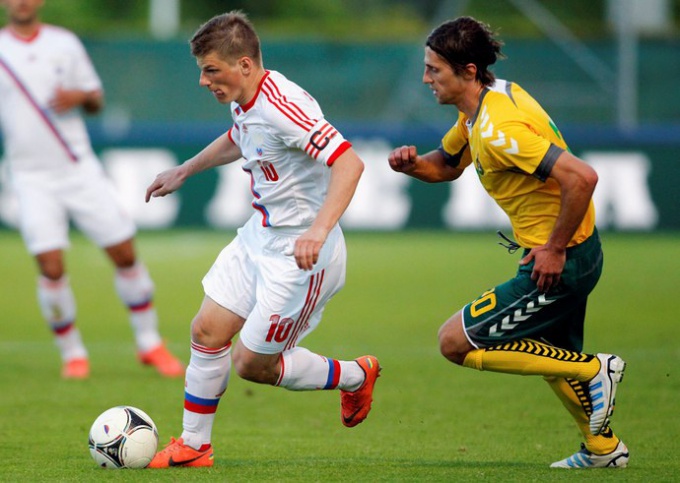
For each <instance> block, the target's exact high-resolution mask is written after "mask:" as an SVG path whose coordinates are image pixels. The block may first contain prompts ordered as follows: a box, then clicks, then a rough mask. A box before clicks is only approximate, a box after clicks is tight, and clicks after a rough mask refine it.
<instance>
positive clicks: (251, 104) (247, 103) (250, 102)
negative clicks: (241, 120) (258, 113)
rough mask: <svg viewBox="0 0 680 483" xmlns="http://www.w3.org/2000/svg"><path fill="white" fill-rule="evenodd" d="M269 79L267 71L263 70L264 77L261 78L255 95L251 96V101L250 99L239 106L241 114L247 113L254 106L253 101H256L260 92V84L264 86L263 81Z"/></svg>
mask: <svg viewBox="0 0 680 483" xmlns="http://www.w3.org/2000/svg"><path fill="white" fill-rule="evenodd" d="M267 77H269V71H268V70H265V71H264V75H263V76H262V79H260V83H259V84H258V85H257V91H255V95H254V96H253V98H252V99H250V100H249V101H248V102H246V103H245V104H243V105H242V106H241V109H242V110H243V112H248V110H249V109H250V108H251V107H253V106H254V105H255V101H256V100H257V96H259V95H260V91H261V90H262V84H264V81H265V79H267Z"/></svg>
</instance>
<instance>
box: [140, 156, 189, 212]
mask: <svg viewBox="0 0 680 483" xmlns="http://www.w3.org/2000/svg"><path fill="white" fill-rule="evenodd" d="M185 179H186V176H185V174H184V170H183V168H182V165H179V166H176V167H174V168H172V169H168V170H166V171H163V172H162V173H160V174H159V175H158V176H156V179H155V180H153V183H151V184H150V185H149V187H148V188H147V189H146V197H145V200H146V202H147V203H148V202H149V200H150V199H151V198H152V197H153V198H158V197H159V196H165V195H167V194H170V193H172V192H174V191H177V190H178V189H179V188H180V187H181V186H182V185H183V184H184V180H185Z"/></svg>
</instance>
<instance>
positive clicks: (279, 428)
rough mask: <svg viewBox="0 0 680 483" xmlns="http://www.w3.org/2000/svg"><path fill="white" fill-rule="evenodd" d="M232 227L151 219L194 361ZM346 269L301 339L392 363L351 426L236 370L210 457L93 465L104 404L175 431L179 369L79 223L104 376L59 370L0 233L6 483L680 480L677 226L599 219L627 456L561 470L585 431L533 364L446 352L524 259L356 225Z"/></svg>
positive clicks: (82, 306) (6, 236)
mask: <svg viewBox="0 0 680 483" xmlns="http://www.w3.org/2000/svg"><path fill="white" fill-rule="evenodd" d="M232 236H233V233H231V232H226V233H220V232H214V231H196V232H190V231H171V232H161V233H159V232H154V233H143V234H141V235H140V237H139V238H138V248H139V252H140V254H141V256H142V258H143V259H144V261H145V262H146V264H147V265H148V267H149V268H150V271H151V273H152V276H153V278H154V279H155V282H156V307H157V310H158V312H159V315H160V319H161V331H162V333H163V335H164V337H165V338H166V340H167V343H168V345H169V346H170V347H171V348H172V349H173V350H174V351H175V352H176V353H177V354H178V355H179V356H180V357H181V358H182V359H183V360H184V361H185V362H187V361H188V356H189V344H188V342H189V323H190V320H191V318H192V316H193V314H194V313H195V311H196V309H197V308H198V305H199V303H200V300H201V298H202V288H201V284H200V281H201V278H202V276H203V274H204V273H205V272H206V270H207V269H208V268H209V266H210V265H211V263H212V261H213V260H214V258H215V256H216V255H217V253H218V252H219V250H220V249H221V247H222V246H223V245H225V244H226V243H227V242H228V241H229V240H230V239H231V237H232ZM347 241H348V249H349V266H348V278H347V285H346V287H345V288H344V289H343V291H342V292H341V293H340V294H339V295H338V296H337V297H336V298H335V299H334V300H333V301H332V302H331V304H330V305H329V306H328V308H327V310H326V314H325V317H324V321H323V322H322V324H321V325H320V326H319V328H318V329H317V330H316V332H315V333H313V334H312V335H311V336H309V337H308V338H307V339H306V340H305V341H304V342H303V344H302V345H304V346H305V347H308V348H309V349H311V350H313V351H315V352H318V353H321V354H324V355H328V356H331V357H336V358H343V359H353V358H354V357H356V356H359V355H362V354H365V353H372V354H375V355H376V356H378V357H379V358H380V361H381V363H382V365H383V372H382V377H381V378H380V379H379V381H378V385H377V386H376V392H375V402H374V405H373V411H372V413H371V415H370V417H369V418H368V420H367V421H366V422H364V423H363V424H362V425H360V426H358V427H356V428H353V429H347V428H345V427H343V426H342V424H341V422H340V416H339V394H338V393H337V392H335V391H328V392H320V391H319V392H309V393H295V392H289V391H286V390H284V389H280V388H272V387H268V386H259V385H255V384H252V383H249V382H245V381H242V380H240V379H239V378H238V377H237V376H235V375H232V380H231V384H230V387H229V390H228V391H227V394H226V395H225V397H223V399H222V402H221V404H220V410H219V411H218V415H217V420H216V424H215V427H214V431H213V444H214V446H215V455H216V457H215V466H214V467H213V468H210V469H193V470H191V469H181V468H180V469H172V470H155V471H154V470H122V471H111V470H102V469H100V468H98V467H97V466H96V465H95V463H94V462H93V460H92V459H91V458H90V455H89V453H88V449H87V433H88V430H89V427H90V425H91V424H92V422H93V421H94V419H95V418H96V416H97V415H98V414H99V413H101V412H102V411H103V410H105V409H107V408H108V407H111V406H115V405H119V404H129V405H133V406H138V407H140V408H142V409H144V410H145V411H146V412H148V413H149V414H150V415H151V416H152V417H153V419H154V420H155V422H156V424H157V425H158V428H159V432H160V437H161V444H165V443H166V442H167V441H168V440H169V438H170V436H179V434H180V431H181V417H182V400H183V399H182V398H183V381H182V380H164V379H161V378H159V377H157V376H156V375H155V373H154V372H153V370H151V369H149V368H146V367H142V366H140V365H139V364H138V363H137V362H136V359H135V350H134V347H133V342H132V334H131V331H130V329H129V326H128V322H127V317H126V314H125V311H124V309H123V308H122V306H121V305H120V303H119V301H118V299H117V297H116V295H115V293H114V289H113V279H112V274H113V271H112V268H111V267H110V265H109V264H108V262H107V261H106V259H105V258H104V256H103V255H102V254H101V253H100V252H99V250H98V249H97V248H95V247H93V246H92V245H91V244H89V242H87V241H85V240H84V239H82V238H80V237H77V236H76V237H75V238H74V239H73V247H72V248H71V250H70V251H69V252H68V258H67V262H68V267H69V271H70V274H71V280H72V285H73V288H74V292H75V294H76V298H77V301H78V324H79V327H80V330H81V332H82V334H83V338H84V340H85V342H86V344H87V346H88V349H89V351H90V357H91V370H92V376H91V378H90V379H89V380H86V381H63V380H61V379H60V377H59V370H60V361H59V357H58V354H57V350H56V348H55V347H54V345H53V341H52V337H51V335H50V333H49V332H48V331H47V330H46V328H45V324H44V322H43V320H42V317H41V316H40V313H39V309H38V306H37V303H36V297H35V269H34V266H33V261H32V259H31V258H30V257H29V256H28V255H27V253H26V252H25V250H24V248H23V245H22V243H21V241H20V239H19V237H18V235H17V234H16V233H15V232H11V231H0V247H1V251H2V255H1V260H2V262H1V264H0V265H1V266H2V277H1V278H0V284H1V285H0V293H2V305H1V308H2V310H1V315H0V317H1V319H2V323H1V324H0V367H1V368H2V369H1V371H0V480H1V481H79V482H80V481H110V480H116V481H133V480H134V481H180V480H191V481H244V482H246V481H247V482H251V481H340V480H343V481H499V482H501V481H503V482H504V481H545V480H592V481H594V480H598V481H614V480H616V481H646V482H648V481H653V482H659V481H674V480H676V481H677V480H678V479H680V464H679V463H678V460H677V455H678V453H679V450H680V441H679V436H680V418H679V417H678V413H676V412H675V411H677V410H678V403H677V401H678V397H679V396H680V323H679V321H678V319H677V318H676V317H677V308H678V295H677V290H678V287H680V283H679V282H680V275H679V273H680V236H678V235H677V234H665V235H649V234H637V235H626V234H615V233H604V234H603V241H604V247H605V271H604V275H603V277H602V279H601V281H600V284H599V285H598V287H597V288H596V290H595V292H594V293H593V295H592V297H591V300H590V302H589V314H588V321H587V323H586V344H585V350H586V351H588V352H615V353H617V354H619V355H621V356H622V357H623V358H624V359H625V360H626V361H627V362H628V369H627V371H626V377H625V379H624V382H623V384H622V385H621V386H620V389H619V392H618V394H617V403H618V404H617V410H616V414H615V416H614V418H613V428H614V429H615V431H616V433H617V434H618V435H619V436H620V437H621V438H622V439H623V440H624V441H625V442H626V444H627V445H628V447H629V449H630V451H631V461H630V466H629V468H627V469H625V470H590V471H585V472H584V471H578V472H577V471H574V470H572V471H568V470H550V469H549V468H548V466H549V464H550V463H551V462H552V461H555V460H557V459H561V458H563V457H566V456H568V455H570V454H571V453H573V452H574V451H576V450H577V449H578V446H579V443H580V438H579V433H578V431H577V429H576V427H575V425H574V424H573V423H572V421H571V419H570V417H569V415H568V414H567V413H566V411H564V409H563V408H562V406H561V404H560V403H559V401H558V400H557V399H556V398H555V397H554V395H553V394H552V392H551V391H550V390H549V388H548V387H547V385H546V384H545V383H544V382H543V381H542V380H541V379H540V378H537V377H519V376H509V375H500V374H493V373H486V372H484V373H480V372H477V371H473V370H470V369H464V368H460V367H457V366H454V365H453V364H450V363H447V362H446V361H445V360H444V359H443V358H442V357H441V356H440V355H439V353H438V349H437V341H436V333H437V329H438V327H439V325H440V324H441V323H442V322H443V321H444V320H445V319H446V318H447V317H448V316H449V315H450V314H451V313H452V312H454V311H455V310H457V309H458V308H460V307H461V306H462V305H463V304H464V303H466V302H467V301H469V300H471V299H472V298H474V297H475V296H477V295H478V294H479V293H481V292H482V291H483V290H485V289H487V288H489V287H491V286H493V285H495V284H496V283H498V282H501V281H503V280H505V279H507V278H509V277H510V276H511V275H512V274H513V273H514V269H515V266H516V262H517V260H518V257H517V256H510V255H508V254H507V253H506V252H505V250H503V249H502V248H501V247H499V246H498V245H497V244H496V241H497V240H496V236H495V235H494V234H490V233H481V234H465V233H463V234H461V233H451V232H405V233H366V234H359V233H348V234H347Z"/></svg>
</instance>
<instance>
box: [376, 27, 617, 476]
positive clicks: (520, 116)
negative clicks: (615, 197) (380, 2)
mask: <svg viewBox="0 0 680 483" xmlns="http://www.w3.org/2000/svg"><path fill="white" fill-rule="evenodd" d="M425 45H426V46H425V72H424V75H423V82H424V83H425V84H427V85H428V86H429V87H430V89H431V90H432V93H433V94H434V96H435V98H436V99H437V101H438V102H439V103H440V104H452V105H454V106H455V107H456V108H457V109H458V111H459V114H458V120H457V122H456V123H455V125H454V126H453V127H452V128H451V129H450V130H449V132H447V133H446V134H445V135H444V138H443V139H442V142H441V146H440V147H439V148H438V149H436V150H434V151H431V152H429V153H426V154H422V155H421V154H418V152H417V150H416V147H415V146H402V147H400V148H397V149H395V150H394V151H392V153H390V155H389V163H390V166H391V168H392V169H393V170H394V171H397V172H401V173H404V174H407V175H409V176H412V177H414V178H417V179H419V180H422V181H426V182H443V181H453V180H455V179H457V178H458V177H459V176H460V175H461V174H462V173H463V170H464V169H465V168H467V167H468V166H470V165H473V166H474V169H475V171H476V172H477V175H478V176H479V180H480V181H481V183H482V185H483V186H484V188H485V189H486V191H487V192H488V193H489V195H490V196H491V197H492V198H493V199H494V200H496V202H497V203H498V205H499V206H500V207H501V208H502V209H503V210H504V211H505V213H506V214H507V215H508V217H509V218H510V222H511V224H512V229H513V235H514V238H515V240H516V243H514V242H512V246H510V248H511V249H519V248H522V249H523V254H522V259H521V260H520V262H519V269H518V271H517V274H516V275H515V277H514V278H512V279H511V280H509V281H507V282H505V283H503V284H501V285H498V286H497V287H494V288H492V289H491V290H488V291H486V292H484V293H483V294H482V295H481V296H480V297H479V298H477V299H476V300H474V301H473V302H471V303H469V304H467V305H465V307H463V308H462V309H461V310H459V311H458V312H456V313H455V314H454V315H453V316H452V317H451V318H449V319H448V320H447V321H446V322H445V323H444V324H443V325H442V327H441V329H440V330H439V345H440V350H441V352H442V354H443V355H444V357H446V358H447V359H448V360H450V361H451V362H454V363H455V364H459V365H463V366H465V367H470V368H474V369H477V370H486V371H495V372H503V373H509V374H521V375H539V376H543V377H544V379H545V380H546V381H547V382H548V384H549V385H550V387H551V388H552V390H553V391H554V392H555V393H556V394H557V396H558V397H559V398H560V400H561V401H562V402H563V404H564V406H565V407H566V408H567V409H568V410H569V412H570V413H571V415H572V417H573V418H574V419H575V421H576V424H577V425H578V427H579V429H580V431H581V433H582V434H583V438H584V439H585V444H583V445H582V448H581V450H580V451H578V452H577V453H575V454H573V455H572V456H569V457H568V458H565V459H563V460H561V461H557V462H555V463H553V464H552V465H551V466H552V467H555V468H602V467H608V468H613V467H617V468H620V467H625V466H626V465H627V463H628V458H629V453H628V448H626V445H625V444H624V443H623V442H622V441H621V440H620V439H619V438H618V437H617V436H616V435H615V434H614V432H613V431H612V429H611V427H610V426H609V419H610V416H611V415H612V412H613V410H614V397H615V395H616V388H617V384H618V382H620V381H621V379H622V377H623V371H624V369H625V366H626V364H625V362H624V361H623V360H622V359H621V358H620V357H618V356H616V355H612V354H603V353H600V354H586V353H583V352H581V351H582V348H583V325H584V319H585V311H586V301H587V298H588V295H589V294H590V292H591V291H592V289H593V288H594V287H595V285H596V284H597V281H598V279H599V277H600V273H601V272H602V259H603V257H602V249H601V246H600V239H599V237H598V234H597V230H596V228H595V210H594V208H593V202H592V194H593V191H594V189H595V185H596V183H597V174H596V173H595V171H594V170H593V169H592V168H591V167H590V166H588V165H587V164H585V163H584V162H583V161H581V160H580V159H579V158H577V157H576V156H574V155H573V154H571V153H570V152H569V150H568V148H567V145H566V143H565V141H564V139H563V138H562V135H561V134H560V131H559V130H558V129H557V127H556V125H555V124H554V123H553V121H552V120H551V119H550V117H549V116H548V114H547V113H546V112H545V111H544V110H543V109H542V108H541V106H540V105H539V104H538V103H537V102H536V100H534V99H533V98H532V97H531V96H530V95H529V94H527V92H526V91H524V90H523V89H522V88H521V87H520V86H518V85H517V84H515V83H512V82H508V81H504V80H501V79H496V78H495V76H494V74H493V73H492V72H491V71H490V70H489V69H488V68H489V66H490V65H492V64H494V63H495V62H496V60H497V59H498V58H500V57H501V56H502V53H501V46H502V43H501V42H500V41H499V40H497V39H496V38H495V37H494V34H493V32H492V31H491V30H490V28H489V26H487V25H486V24H484V23H482V22H479V21H477V20H475V19H473V18H471V17H460V18H457V19H455V20H451V21H448V22H445V23H444V24H442V25H440V26H439V27H437V28H436V29H435V30H434V31H432V33H431V34H430V36H429V37H428V39H427V42H426V44H425Z"/></svg>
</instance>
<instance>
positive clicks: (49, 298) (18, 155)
mask: <svg viewBox="0 0 680 483" xmlns="http://www.w3.org/2000/svg"><path fill="white" fill-rule="evenodd" d="M42 5H43V1H42V0H4V6H5V9H6V11H7V17H8V25H7V26H5V27H4V28H2V29H0V128H2V133H3V139H4V155H5V158H6V161H7V163H8V165H9V173H10V180H11V185H12V187H13V189H14V190H15V192H16V194H17V197H18V201H19V220H20V231H21V234H22V236H23V239H24V242H25V244H26V247H27V249H28V251H29V252H30V253H31V254H32V255H33V256H34V257H35V259H36V261H37V265H38V269H39V271H40V276H39V278H38V301H39V304H40V308H41V311H42V313H43V315H44V317H45V319H46V320H47V323H48V325H49V327H50V329H51V330H52V332H53V333H54V336H55V340H56V343H57V346H58V347H59V349H60V352H61V357H62V361H63V367H62V376H63V377H65V378H68V379H82V378H86V377H88V375H89V371H90V366H89V359H88V353H87V350H86V348H85V346H84V344H83V342H82V339H81V336H80V332H79V331H78V329H77V328H76V326H75V319H76V304H75V299H74V296H73V292H72V290H71V286H70V283H69V279H68V276H67V275H66V271H65V267H64V259H63V251H64V250H65V249H66V248H68V246H69V238H68V232H69V221H70V220H72V221H73V222H74V224H75V225H76V226H77V227H78V228H79V229H80V230H81V231H82V232H83V233H85V234H86V235H87V236H88V237H89V238H90V239H92V240H93V241H94V242H95V243H96V244H97V245H99V246H100V247H102V248H103V249H104V251H105V252H106V254H107V255H108V256H109V258H110V259H111V261H112V262H113V263H114V264H115V267H116V271H115V287H116V290H117V292H118V295H119V297H120V299H121V300H122V301H123V303H124V304H125V305H126V306H127V307H128V309H129V314H130V322H131V325H132V328H133V331H134V334H135V341H136V345H137V350H138V357H139V359H140V361H141V362H142V363H143V364H147V365H152V366H154V367H155V368H156V369H157V370H158V372H160V373H161V374H162V375H164V376H169V377H181V376H182V375H183V374H184V368H183V366H182V364H181V363H180V362H179V360H177V359H176V358H175V357H174V356H173V355H172V354H171V353H170V352H169V351H168V349H167V348H166V346H165V344H164V343H163V340H162V339H161V336H160V335H159V333H158V327H157V326H158V320H157V317H156V311H155V309H154V307H153V303H152V297H153V290H154V286H153V282H152V280H151V278H150V276H149V274H148V272H147V269H146V268H145V266H144V264H143V263H142V262H141V261H139V260H138V259H137V257H136V254H135V249H134V244H133V240H134V235H135V230H136V228H135V225H134V224H133V222H132V219H131V218H130V217H129V215H128V214H127V213H125V212H124V211H123V210H122V208H121V205H120V203H119V201H118V200H117V198H116V194H115V192H114V189H113V186H112V184H111V183H110V181H109V180H108V178H106V176H105V174H104V172H103V169H102V167H101V165H100V163H99V161H98V159H97V158H96V155H95V154H94V152H93V150H92V147H91V145H90V141H89V137H88V134H87V131H86V128H85V124H84V122H83V119H82V116H81V115H80V113H79V112H78V108H82V109H83V110H84V111H85V112H87V113H96V112H98V111H99V110H100V109H101V107H102V105H103V96H102V87H101V81H100V79H99V77H98V76H97V73H96V72H95V70H94V67H93V66H92V63H91V61H90V59H89V57H88V55H87V53H86V51H85V49H84V47H83V45H82V44H81V42H80V40H79V39H78V38H77V37H76V36H75V35H74V34H73V33H71V32H69V31H67V30H65V29H63V28H60V27H55V26H52V25H46V24H43V23H41V21H40V19H39V11H40V8H41V7H42Z"/></svg>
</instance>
